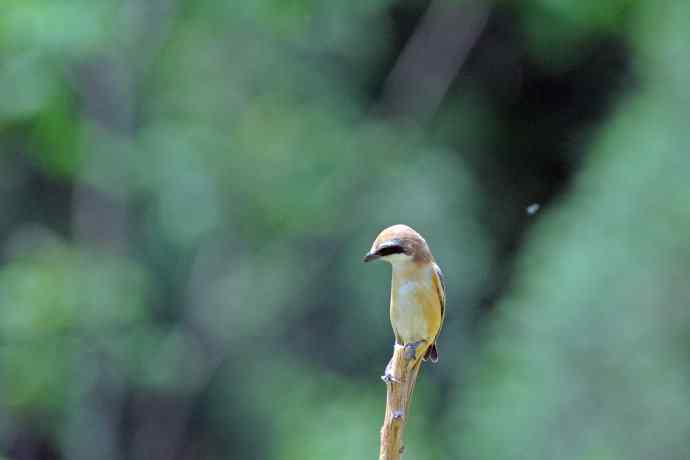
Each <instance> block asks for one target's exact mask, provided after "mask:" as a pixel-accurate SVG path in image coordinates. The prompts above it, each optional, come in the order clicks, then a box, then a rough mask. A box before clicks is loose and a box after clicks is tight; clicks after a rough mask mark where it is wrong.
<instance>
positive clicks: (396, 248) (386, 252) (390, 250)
mask: <svg viewBox="0 0 690 460" xmlns="http://www.w3.org/2000/svg"><path fill="white" fill-rule="evenodd" d="M404 253H405V249H404V248H403V247H402V246H400V245H399V244H391V245H388V246H384V247H382V248H381V249H379V250H378V251H376V254H378V255H379V256H381V257H385V256H390V255H391V254H404Z"/></svg>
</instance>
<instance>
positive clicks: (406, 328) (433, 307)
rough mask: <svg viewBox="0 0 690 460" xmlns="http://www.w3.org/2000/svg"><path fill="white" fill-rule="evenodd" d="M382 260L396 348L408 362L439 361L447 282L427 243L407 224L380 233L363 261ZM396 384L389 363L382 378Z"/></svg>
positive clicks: (394, 226)
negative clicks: (388, 283)
mask: <svg viewBox="0 0 690 460" xmlns="http://www.w3.org/2000/svg"><path fill="white" fill-rule="evenodd" d="M376 260H382V261H385V262H388V263H390V264H391V266H392V278H391V299H390V320H391V325H392V327H393V334H394V335H395V345H398V346H403V347H404V348H405V351H404V356H405V358H406V359H408V360H412V359H415V360H419V359H420V358H421V359H422V360H424V361H426V360H430V361H431V362H433V363H436V362H438V345H437V343H436V342H437V340H438V336H439V333H440V332H441V326H442V325H443V319H444V317H445V312H446V283H445V278H444V276H443V272H442V271H441V268H440V267H439V266H438V264H437V263H436V261H435V259H434V256H433V255H432V254H431V250H430V249H429V245H428V244H427V242H426V240H425V239H424V238H423V237H422V235H420V234H419V233H417V232H416V231H415V230H414V229H412V228H410V227H408V226H407V225H402V224H398V225H393V226H391V227H388V228H386V229H384V230H382V231H381V232H380V233H379V234H378V236H377V237H376V239H375V240H374V243H373V244H372V245H371V249H370V250H369V252H367V253H366V255H365V256H364V262H372V261H376ZM381 378H382V379H383V380H384V381H385V382H386V383H390V382H391V381H395V378H394V377H393V376H392V375H391V373H390V363H389V365H388V366H386V371H385V372H384V375H383V376H382V377H381Z"/></svg>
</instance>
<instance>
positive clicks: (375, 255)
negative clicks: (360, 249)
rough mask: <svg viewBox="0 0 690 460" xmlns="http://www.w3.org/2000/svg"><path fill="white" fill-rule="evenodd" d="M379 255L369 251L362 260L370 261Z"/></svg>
mask: <svg viewBox="0 0 690 460" xmlns="http://www.w3.org/2000/svg"><path fill="white" fill-rule="evenodd" d="M380 257H381V256H380V255H378V254H376V253H375V252H369V253H367V255H365V256H364V262H371V261H372V260H376V259H378V258H380Z"/></svg>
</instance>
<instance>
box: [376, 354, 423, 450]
mask: <svg viewBox="0 0 690 460" xmlns="http://www.w3.org/2000/svg"><path fill="white" fill-rule="evenodd" d="M420 348H421V349H419V350H417V353H416V355H417V356H416V357H415V358H414V359H407V358H406V357H405V347H403V346H402V345H397V344H396V345H395V347H394V348H393V357H392V358H391V360H390V363H389V365H388V368H387V370H386V373H390V374H391V375H392V376H393V378H394V379H395V380H394V381H391V382H388V384H387V385H386V386H387V388H388V391H387V394H386V416H385V418H384V420H383V426H382V427H381V450H380V451H379V460H399V459H400V455H401V454H402V453H403V450H404V445H403V431H404V429H405V422H406V421H407V418H408V417H409V410H410V401H411V399H412V391H413V390H414V385H415V382H416V381H417V376H418V375H419V370H420V368H421V364H422V356H424V353H425V352H426V347H420Z"/></svg>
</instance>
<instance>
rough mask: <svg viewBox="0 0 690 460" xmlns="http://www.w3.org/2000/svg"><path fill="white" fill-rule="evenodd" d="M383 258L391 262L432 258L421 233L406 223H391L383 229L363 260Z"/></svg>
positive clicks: (419, 261) (420, 261) (426, 260)
mask: <svg viewBox="0 0 690 460" xmlns="http://www.w3.org/2000/svg"><path fill="white" fill-rule="evenodd" d="M374 260H384V261H386V262H388V263H391V264H394V265H395V264H402V263H408V262H417V263H428V262H431V261H432V260H433V258H432V256H431V251H430V250H429V246H428V245H427V244H426V241H425V240H424V238H422V235H420V234H419V233H417V232H416V231H414V230H413V229H412V228H410V227H408V226H407V225H393V226H392V227H388V228H386V229H385V230H383V231H382V232H381V233H379V235H378V236H377V237H376V239H375V240H374V243H373V244H372V245H371V249H370V250H369V252H368V253H367V254H366V255H365V256H364V262H371V261H374Z"/></svg>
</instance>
